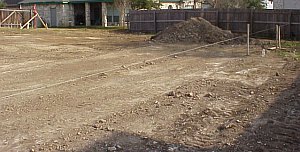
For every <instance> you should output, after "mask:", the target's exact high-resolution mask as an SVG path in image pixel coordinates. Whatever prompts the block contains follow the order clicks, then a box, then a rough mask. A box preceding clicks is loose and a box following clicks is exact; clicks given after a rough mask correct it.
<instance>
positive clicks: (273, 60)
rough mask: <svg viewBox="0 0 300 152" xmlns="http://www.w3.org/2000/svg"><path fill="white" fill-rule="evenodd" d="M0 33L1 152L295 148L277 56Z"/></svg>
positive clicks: (298, 94) (75, 34)
mask: <svg viewBox="0 0 300 152" xmlns="http://www.w3.org/2000/svg"><path fill="white" fill-rule="evenodd" d="M0 34H1V36H0V55H1V58H0V73H1V75H0V121H1V123H0V151H3V152H4V151H5V152H6V151H8V152H9V151H12V152H15V151H21V152H23V151H24V152H28V151H31V152H33V151H81V152H98V151H100V152H101V151H128V152H141V151H151V152H158V151H163V152H165V151H168V152H181V151H187V152H188V151H189V152H190V151H195V152H199V151H209V152H211V151H220V152H223V151H228V152H231V151H237V152H239V151H255V152H256V151H257V152H259V151H278V152H279V151H285V152H292V151H295V152H296V151H300V143H299V141H300V128H299V126H300V64H299V61H297V60H294V59H292V58H290V57H282V56H279V55H278V54H280V53H278V52H279V51H274V50H273V51H269V52H267V54H266V56H264V57H262V55H261V52H262V48H261V46H251V54H250V56H245V54H246V53H245V52H246V46H245V45H214V46H211V47H205V48H204V47H203V48H199V49H193V48H196V47H199V46H201V45H200V44H189V45H187V44H176V43H174V44H169V43H158V42H153V41H149V39H150V36H151V35H136V34H128V33H123V32H119V31H116V30H97V29H50V30H42V29H39V30H23V31H19V30H13V29H0ZM186 50H189V51H186ZM182 51H185V52H184V53H178V52H182ZM296 51H299V50H296Z"/></svg>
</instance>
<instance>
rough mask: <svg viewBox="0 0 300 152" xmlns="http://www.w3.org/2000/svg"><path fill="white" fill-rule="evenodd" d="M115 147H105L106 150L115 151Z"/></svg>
mask: <svg viewBox="0 0 300 152" xmlns="http://www.w3.org/2000/svg"><path fill="white" fill-rule="evenodd" d="M116 150H117V148H116V147H115V146H113V147H107V151H116Z"/></svg>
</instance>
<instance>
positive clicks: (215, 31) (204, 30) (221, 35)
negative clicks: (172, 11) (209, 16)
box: [152, 17, 235, 43]
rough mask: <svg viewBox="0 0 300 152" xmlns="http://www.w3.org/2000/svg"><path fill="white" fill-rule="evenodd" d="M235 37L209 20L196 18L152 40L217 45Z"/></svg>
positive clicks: (174, 26)
mask: <svg viewBox="0 0 300 152" xmlns="http://www.w3.org/2000/svg"><path fill="white" fill-rule="evenodd" d="M233 37H235V35H234V34H233V33H231V32H230V31H225V30H222V29H220V28H218V27H216V26H214V25H212V24H211V23H210V22H208V21H207V20H205V19H203V18H201V17H196V18H191V19H189V20H187V21H183V22H180V23H177V24H174V25H172V26H169V27H167V28H166V29H165V30H163V31H161V32H159V33H158V34H157V35H155V36H153V37H152V39H153V40H155V41H159V42H164V43H173V42H197V43H215V42H219V41H224V40H227V39H230V38H233Z"/></svg>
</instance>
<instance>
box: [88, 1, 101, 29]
mask: <svg viewBox="0 0 300 152" xmlns="http://www.w3.org/2000/svg"><path fill="white" fill-rule="evenodd" d="M90 11H91V12H90V13H91V14H90V18H91V25H101V24H102V4H101V3H90Z"/></svg>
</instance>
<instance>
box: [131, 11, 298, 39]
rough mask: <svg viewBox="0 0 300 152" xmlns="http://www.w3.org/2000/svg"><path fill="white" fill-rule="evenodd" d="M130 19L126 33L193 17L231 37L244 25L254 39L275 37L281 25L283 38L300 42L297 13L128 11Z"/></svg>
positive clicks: (167, 24) (155, 30)
mask: <svg viewBox="0 0 300 152" xmlns="http://www.w3.org/2000/svg"><path fill="white" fill-rule="evenodd" d="M129 16H130V17H129V22H130V28H129V29H130V30H131V31H135V32H154V33H155V32H158V31H161V30H163V29H165V28H166V27H168V26H170V25H173V24H175V23H178V22H181V21H184V20H188V19H190V18H192V17H202V18H204V19H206V20H207V21H209V22H210V23H212V24H213V25H216V26H218V27H220V28H222V29H223V30H230V31H232V32H234V33H246V32H247V24H250V25H251V33H252V34H253V36H274V35H275V26H276V25H281V29H282V36H283V38H291V37H292V38H297V39H300V11H299V10H250V9H195V10H150V11H130V13H129ZM266 29H268V30H266Z"/></svg>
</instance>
